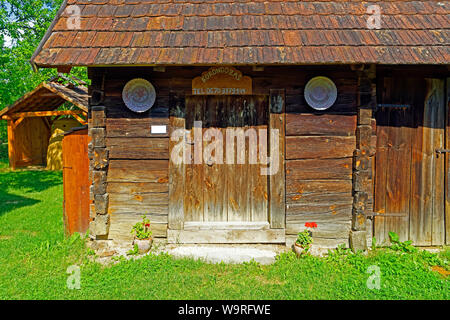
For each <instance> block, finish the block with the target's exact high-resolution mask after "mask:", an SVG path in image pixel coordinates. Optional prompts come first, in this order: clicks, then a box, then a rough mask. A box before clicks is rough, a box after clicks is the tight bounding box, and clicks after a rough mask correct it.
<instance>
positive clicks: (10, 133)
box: [8, 120, 16, 170]
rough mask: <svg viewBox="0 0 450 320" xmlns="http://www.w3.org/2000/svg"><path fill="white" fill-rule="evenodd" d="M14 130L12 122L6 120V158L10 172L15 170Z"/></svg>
mask: <svg viewBox="0 0 450 320" xmlns="http://www.w3.org/2000/svg"><path fill="white" fill-rule="evenodd" d="M14 129H15V128H14V121H13V120H8V157H9V167H10V168H11V170H16V156H15V150H14V148H15V140H14Z"/></svg>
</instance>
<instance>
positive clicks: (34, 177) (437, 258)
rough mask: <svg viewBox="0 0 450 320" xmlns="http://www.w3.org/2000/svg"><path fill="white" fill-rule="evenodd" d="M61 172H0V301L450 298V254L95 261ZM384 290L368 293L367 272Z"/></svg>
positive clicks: (161, 257)
mask: <svg viewBox="0 0 450 320" xmlns="http://www.w3.org/2000/svg"><path fill="white" fill-rule="evenodd" d="M62 190H63V188H62V176H61V173H60V172H49V171H18V172H10V171H8V170H0V204H1V205H0V266H1V268H0V299H39V300H40V299H64V300H67V299H101V300H105V299H106V300H110V299H151V300H166V299H169V300H170V299H188V300H190V299H192V300H198V299H200V300H203V299H204V300H209V299H213V300H215V299H219V300H224V299H231V300H242V299H244V300H260V299H267V300H272V299H273V300H278V299H287V300H292V299H295V300H299V299H301V300H305V299H306V300H308V299H325V300H326V299H358V300H360V299H362V300H368V299H441V300H448V299H450V290H449V280H448V279H447V278H445V277H444V276H442V275H440V274H439V273H438V272H434V271H433V270H432V268H433V267H434V266H440V267H442V268H444V269H446V270H448V269H449V265H448V261H449V260H450V249H448V248H447V249H445V250H443V251H442V252H441V253H438V254H437V253H430V252H426V251H420V252H416V253H402V254H399V252H396V251H393V250H391V249H379V250H376V251H375V252H371V253H370V254H369V255H363V254H360V253H359V254H353V253H351V252H349V251H348V250H346V249H345V248H344V247H341V248H338V250H336V254H335V255H334V257H336V256H338V257H339V259H336V258H333V256H328V257H326V258H317V257H313V256H310V255H307V256H305V257H304V258H302V259H298V258H297V257H296V255H295V254H294V253H293V252H286V253H282V254H280V255H279V256H278V257H277V259H276V262H275V263H274V264H273V265H270V266H265V265H259V264H257V263H255V262H254V261H253V262H249V263H246V264H242V265H232V264H224V263H220V264H208V263H204V262H201V261H194V260H191V259H179V260H176V259H174V258H172V257H170V256H169V255H167V254H162V255H153V254H150V255H147V256H145V257H143V258H142V259H130V260H127V258H126V257H123V256H122V257H117V258H114V259H113V260H115V261H114V263H112V264H111V265H109V266H104V265H101V264H99V263H95V262H92V261H91V259H92V250H89V249H87V248H86V238H85V237H80V236H79V235H74V236H73V237H71V238H65V236H64V223H63V218H62V217H63V214H62V201H63V194H62ZM72 265H77V266H79V267H80V268H81V289H80V290H69V289H67V277H68V275H67V273H66V271H67V268H68V267H69V266H72ZM373 265H376V266H378V267H379V268H380V271H381V288H380V290H369V289H368V288H367V284H366V283H367V279H368V276H369V275H368V274H367V270H368V268H369V267H370V266H373Z"/></svg>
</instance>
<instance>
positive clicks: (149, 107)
mask: <svg viewBox="0 0 450 320" xmlns="http://www.w3.org/2000/svg"><path fill="white" fill-rule="evenodd" d="M67 3H68V4H69V5H70V6H78V7H77V8H78V9H79V10H78V12H80V15H79V16H73V15H72V16H71V14H72V13H73V12H74V10H73V7H71V8H70V10H68V9H67V8H68V7H66V4H63V7H62V8H61V10H60V11H59V13H58V16H57V17H56V19H55V21H54V23H53V24H52V26H51V28H50V30H49V31H48V32H47V34H46V35H45V37H44V39H43V40H42V43H41V45H40V46H39V48H38V49H37V51H36V53H35V54H34V56H33V58H32V64H33V65H34V66H35V67H36V68H58V70H60V71H66V72H68V71H70V68H71V67H73V66H86V67H88V72H89V78H90V79H91V81H92V83H91V85H90V87H89V97H90V99H89V132H90V136H91V138H92V143H91V144H90V157H91V165H90V174H91V178H92V181H93V185H92V188H91V199H92V200H93V201H94V204H93V205H92V208H91V218H92V219H93V221H92V222H91V225H90V234H91V236H92V237H93V238H94V239H96V240H99V241H100V240H107V239H109V240H121V239H122V240H127V239H130V236H131V235H130V230H131V227H132V225H133V224H135V223H136V222H137V221H139V220H140V219H141V216H142V215H143V214H146V215H147V216H148V217H150V219H151V221H152V228H153V232H154V236H155V237H156V238H161V239H167V241H168V242H170V243H195V244H200V243H236V244H237V243H277V244H286V245H291V244H292V243H293V242H294V241H295V239H296V235H297V233H298V232H300V231H302V230H304V229H305V223H306V222H316V223H317V224H318V228H317V229H315V230H314V231H313V236H314V239H315V243H316V244H318V245H321V246H327V247H334V246H337V245H339V244H346V245H350V246H351V247H352V248H353V249H355V250H359V249H361V250H364V249H366V247H367V243H368V242H369V243H370V241H371V239H372V237H375V238H376V239H377V242H378V243H379V244H383V243H384V244H386V243H388V241H389V239H388V233H389V232H390V231H392V232H396V233H398V234H399V235H400V239H401V240H408V239H410V240H412V241H413V242H414V244H415V245H418V246H439V245H443V244H445V243H447V244H448V243H450V202H449V201H450V193H449V192H448V190H449V188H448V187H449V180H448V179H449V177H450V175H449V164H450V163H449V154H448V150H449V149H450V146H449V143H450V139H449V138H450V131H449V112H448V107H449V98H450V90H449V89H448V88H449V87H450V86H449V84H450V83H449V77H450V75H449V61H450V49H449V39H450V34H449V30H448V25H449V22H450V21H449V14H450V6H449V3H448V2H443V1H435V0H426V1H425V0H423V1H409V2H408V1H403V0H402V1H400V0H397V1H396V0H390V1H376V2H375V3H374V5H375V7H373V6H372V7H368V4H367V3H366V2H360V1H341V0H340V1H337V0H336V1H320V2H314V1H275V0H270V1H247V0H242V1H225V2H224V1H191V0H181V1H159V0H155V1H139V0H135V1H108V0H105V1H101V2H98V1H92V2H90V1H82V0H73V1H69V2H67ZM77 19H79V20H77ZM77 21H78V22H79V24H76V23H74V22H77ZM69 22H70V23H69ZM74 25H75V27H74ZM199 124H200V125H199ZM208 129H213V130H208ZM252 129H253V131H252ZM233 130H234V131H233ZM239 130H241V131H239ZM229 132H244V138H243V141H244V142H243V144H244V146H245V148H242V149H239V150H240V151H238V152H237V153H238V155H235V153H236V152H235V153H233V151H236V148H235V147H234V146H233V147H230V148H229V149H227V147H228V146H229V144H230V143H233V142H232V141H238V138H237V139H236V140H235V137H233V136H232V138H231V139H230V140H229V141H226V142H225V143H223V144H221V143H218V144H215V146H213V147H211V142H212V141H219V140H220V139H219V137H225V136H227V137H228V133H229ZM247 132H249V133H248V135H247ZM255 132H256V137H257V140H250V138H251V137H254V136H255V134H254V133H255ZM264 132H266V135H264ZM272 132H276V133H277V134H276V135H272ZM180 133H181V134H180ZM209 134H211V135H212V136H208V135H209ZM225 140H226V139H225ZM252 141H253V142H255V141H258V143H253V142H252ZM241 144H242V143H241ZM256 144H258V149H259V150H258V149H255V148H254V147H255V145H256ZM202 147H203V148H204V150H203V151H204V152H203V154H202V152H201V151H200V152H198V151H199V150H202ZM211 148H212V149H213V151H212V152H211V153H209V154H208V153H206V152H205V151H206V150H211ZM261 148H262V149H261ZM230 150H231V151H230ZM261 150H262V151H261ZM228 151H230V152H231V156H230V159H231V158H232V159H237V158H234V157H235V156H236V157H240V156H241V157H242V158H241V159H245V161H239V160H236V161H234V162H233V161H231V162H226V163H225V162H224V163H221V162H220V161H217V159H218V158H219V155H223V154H226V153H228ZM255 154H258V156H256V159H257V161H256V162H255V161H250V159H251V156H255ZM180 155H181V156H180ZM213 158H214V159H213ZM176 159H177V160H176ZM227 159H228V158H227ZM267 159H270V160H269V161H268V162H267V161H266V162H264V161H265V160H267ZM272 164H273V165H274V166H273V167H276V166H278V167H277V170H268V168H269V167H272ZM264 169H267V170H265V171H266V172H265V173H263V172H264Z"/></svg>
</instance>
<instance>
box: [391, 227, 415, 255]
mask: <svg viewBox="0 0 450 320" xmlns="http://www.w3.org/2000/svg"><path fill="white" fill-rule="evenodd" d="M389 239H390V240H391V243H392V244H391V247H390V248H391V249H392V250H394V251H402V252H406V253H415V252H417V248H416V247H414V246H413V245H412V241H411V240H409V241H404V242H401V241H400V237H399V236H398V234H396V233H395V232H392V231H390V232H389Z"/></svg>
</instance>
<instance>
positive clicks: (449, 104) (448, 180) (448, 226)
mask: <svg viewBox="0 0 450 320" xmlns="http://www.w3.org/2000/svg"><path fill="white" fill-rule="evenodd" d="M445 102H446V106H445V110H446V111H445V112H446V116H445V119H446V124H445V126H446V134H445V147H446V149H450V78H447V92H446V97H445ZM445 165H446V168H445V239H446V240H445V243H446V244H447V245H450V154H449V153H446V154H445Z"/></svg>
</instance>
